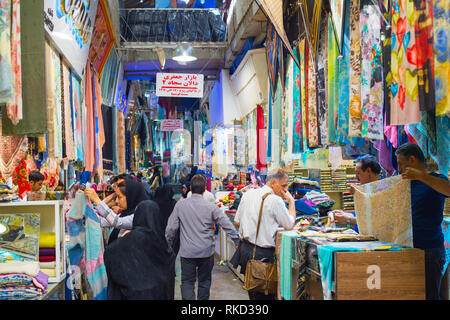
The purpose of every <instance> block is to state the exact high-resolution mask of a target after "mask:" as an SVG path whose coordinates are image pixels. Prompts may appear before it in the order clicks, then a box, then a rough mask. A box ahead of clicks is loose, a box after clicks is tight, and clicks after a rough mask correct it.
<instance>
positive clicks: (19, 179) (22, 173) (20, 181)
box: [13, 158, 31, 199]
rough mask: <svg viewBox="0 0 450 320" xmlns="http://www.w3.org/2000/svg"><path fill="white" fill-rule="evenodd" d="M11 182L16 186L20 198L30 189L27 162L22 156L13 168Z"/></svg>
mask: <svg viewBox="0 0 450 320" xmlns="http://www.w3.org/2000/svg"><path fill="white" fill-rule="evenodd" d="M13 183H14V184H15V185H16V186H17V187H18V195H19V197H20V198H21V199H23V198H24V197H25V195H26V193H27V192H28V191H30V190H31V187H30V184H29V183H28V173H27V164H26V162H25V159H24V158H22V159H21V160H20V162H19V165H18V166H17V167H16V168H15V169H14V175H13Z"/></svg>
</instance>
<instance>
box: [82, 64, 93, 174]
mask: <svg viewBox="0 0 450 320" xmlns="http://www.w3.org/2000/svg"><path fill="white" fill-rule="evenodd" d="M84 77H85V98H84V102H85V105H86V122H85V123H86V144H85V169H86V171H90V172H92V171H93V170H94V165H95V127H94V121H95V119H94V112H95V104H94V103H93V102H94V100H93V99H94V97H93V94H94V90H95V88H94V87H93V86H92V71H91V66H90V64H89V62H88V63H87V65H86V74H85V75H84Z"/></svg>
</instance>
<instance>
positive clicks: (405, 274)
mask: <svg viewBox="0 0 450 320" xmlns="http://www.w3.org/2000/svg"><path fill="white" fill-rule="evenodd" d="M320 242H321V244H318V243H317V241H315V240H314V239H309V238H307V237H300V236H299V235H298V234H296V231H283V232H278V234H277V247H276V255H277V261H278V270H279V273H278V274H279V286H278V298H279V299H284V300H299V299H308V300H322V299H336V300H361V299H362V300H397V299H400V300H416V299H425V292H426V291H425V255H424V251H423V250H420V249H412V248H404V247H400V246H398V245H395V244H390V243H384V242H379V241H356V242H332V241H323V240H321V241H320Z"/></svg>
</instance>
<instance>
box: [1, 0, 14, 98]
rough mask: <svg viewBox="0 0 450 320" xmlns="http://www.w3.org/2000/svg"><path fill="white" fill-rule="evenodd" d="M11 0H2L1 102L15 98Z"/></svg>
mask: <svg viewBox="0 0 450 320" xmlns="http://www.w3.org/2000/svg"><path fill="white" fill-rule="evenodd" d="M11 63H12V61H11V0H0V74H1V75H2V76H1V77H0V103H6V102H10V101H11V100H12V99H13V71H12V66H11Z"/></svg>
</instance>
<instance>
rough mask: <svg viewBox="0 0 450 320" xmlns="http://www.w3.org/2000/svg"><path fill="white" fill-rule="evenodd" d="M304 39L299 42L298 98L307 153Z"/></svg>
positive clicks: (306, 85)
mask: <svg viewBox="0 0 450 320" xmlns="http://www.w3.org/2000/svg"><path fill="white" fill-rule="evenodd" d="M305 46H306V39H303V40H302V41H301V42H300V44H299V46H298V47H299V55H300V61H301V64H300V85H301V91H300V99H301V109H302V118H301V119H302V130H303V132H302V136H303V153H309V152H310V149H309V146H308V112H307V104H308V84H307V79H308V78H307V76H306V51H305V50H306V48H305Z"/></svg>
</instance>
